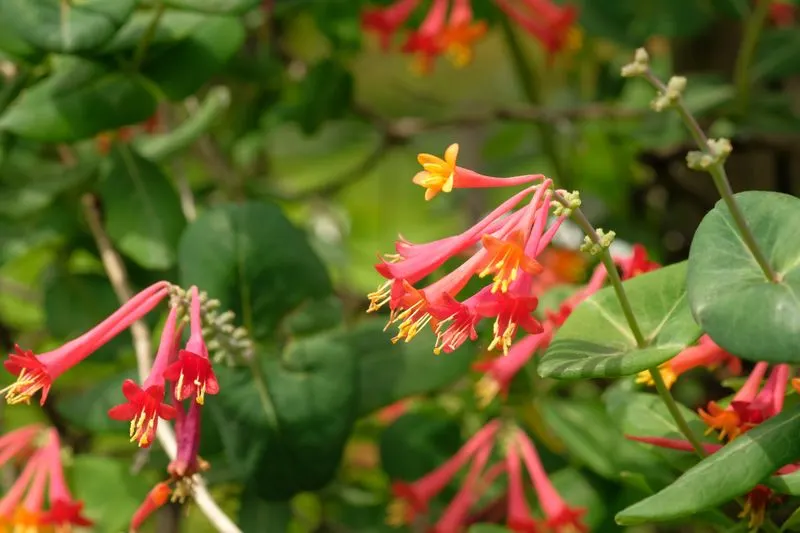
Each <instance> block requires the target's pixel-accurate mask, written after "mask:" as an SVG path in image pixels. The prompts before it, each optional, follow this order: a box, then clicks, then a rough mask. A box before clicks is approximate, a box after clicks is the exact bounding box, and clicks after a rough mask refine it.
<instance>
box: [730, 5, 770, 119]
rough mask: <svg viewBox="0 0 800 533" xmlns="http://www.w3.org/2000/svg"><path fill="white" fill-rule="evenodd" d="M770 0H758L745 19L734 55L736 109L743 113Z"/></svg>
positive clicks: (748, 95) (748, 99)
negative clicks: (736, 52) (754, 59)
mask: <svg viewBox="0 0 800 533" xmlns="http://www.w3.org/2000/svg"><path fill="white" fill-rule="evenodd" d="M771 3H772V0H758V1H757V2H756V7H755V10H753V13H752V14H751V15H750V17H749V18H748V19H747V24H745V27H744V36H743V37H742V45H741V46H740V47H739V54H738V55H737V56H736V66H735V69H734V73H733V79H734V84H735V86H736V111H737V112H739V113H744V112H745V111H746V109H747V105H748V103H749V102H750V66H751V65H752V64H753V56H754V55H755V52H756V47H757V46H758V39H759V37H761V30H762V29H763V28H764V23H765V22H766V20H767V16H768V15H769V6H770V4H771Z"/></svg>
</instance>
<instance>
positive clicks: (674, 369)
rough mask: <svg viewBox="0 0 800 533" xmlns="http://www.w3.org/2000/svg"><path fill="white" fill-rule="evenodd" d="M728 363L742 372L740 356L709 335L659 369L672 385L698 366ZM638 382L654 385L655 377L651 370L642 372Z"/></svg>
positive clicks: (668, 383) (669, 384) (667, 382)
mask: <svg viewBox="0 0 800 533" xmlns="http://www.w3.org/2000/svg"><path fill="white" fill-rule="evenodd" d="M722 364H724V365H727V366H728V368H729V369H730V370H731V371H732V372H733V373H734V374H739V373H740V372H741V368H742V367H741V361H740V360H739V358H738V357H734V356H733V355H731V354H729V353H728V352H726V351H725V350H723V349H722V348H720V347H719V346H717V344H716V343H715V342H714V341H713V340H711V337H709V336H708V335H703V336H702V337H700V342H699V344H698V345H697V346H690V347H689V348H686V349H685V350H683V351H682V352H681V353H679V354H678V355H676V356H675V357H673V358H672V359H670V360H669V361H667V362H666V363H664V364H662V365H661V366H660V367H659V369H660V370H661V377H662V378H663V379H664V383H665V384H666V385H667V387H668V388H669V387H672V385H673V384H674V383H675V381H676V380H677V379H678V376H680V375H681V374H683V373H685V372H688V371H689V370H692V369H693V368H697V367H701V366H704V367H707V368H711V369H713V368H716V367H718V366H719V365H722ZM636 382H637V383H645V384H647V385H651V386H652V385H654V384H655V383H654V382H653V377H652V376H651V375H650V371H649V370H645V371H643V372H640V373H639V375H638V376H637V378H636Z"/></svg>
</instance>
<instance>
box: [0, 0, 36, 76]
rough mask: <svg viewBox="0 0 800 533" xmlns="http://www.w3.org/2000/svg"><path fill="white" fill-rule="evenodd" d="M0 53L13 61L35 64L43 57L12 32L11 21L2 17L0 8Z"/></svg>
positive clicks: (16, 32) (17, 34) (12, 24)
mask: <svg viewBox="0 0 800 533" xmlns="http://www.w3.org/2000/svg"><path fill="white" fill-rule="evenodd" d="M0 5H2V4H0ZM0 51H2V52H4V53H6V54H8V55H9V56H11V57H12V58H13V59H17V60H22V61H27V62H29V63H37V62H38V61H39V60H40V59H41V56H42V55H43V54H42V53H41V52H40V51H39V50H37V49H35V48H34V47H32V46H31V45H30V44H29V43H28V42H27V41H25V40H24V39H23V38H22V37H20V36H19V32H18V31H15V30H14V23H13V21H11V20H9V19H7V18H6V17H4V16H3V15H2V8H0Z"/></svg>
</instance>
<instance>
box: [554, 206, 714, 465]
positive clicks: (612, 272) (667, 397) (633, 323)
mask: <svg viewBox="0 0 800 533" xmlns="http://www.w3.org/2000/svg"><path fill="white" fill-rule="evenodd" d="M553 197H554V199H555V200H556V201H557V202H558V203H560V204H561V205H563V206H564V207H569V203H568V202H567V201H566V199H564V197H563V196H561V195H560V194H559V193H557V192H556V193H554V195H553ZM572 217H573V220H574V221H575V223H576V224H578V226H580V228H581V229H582V230H583V232H584V233H585V234H586V236H587V237H589V239H591V241H592V242H593V243H594V244H597V245H600V246H602V243H601V242H600V238H599V237H598V236H597V231H595V229H594V227H592V224H591V222H589V219H588V218H586V215H585V214H584V213H583V211H581V210H580V209H574V210H573V211H572ZM602 249H603V252H602V256H601V259H602V261H603V265H604V266H605V267H606V272H607V273H608V279H609V281H610V282H611V286H612V287H613V288H614V293H615V294H616V295H617V300H619V305H620V307H621V308H622V314H623V315H625V320H626V321H627V322H628V327H629V328H631V333H632V334H633V338H634V339H635V340H636V345H637V346H638V347H639V348H644V347H645V346H647V345H648V341H647V339H645V337H644V335H643V334H642V329H641V327H639V322H638V321H637V320H636V315H635V314H634V312H633V308H632V307H631V302H630V300H629V299H628V294H627V293H626V292H625V287H624V286H623V285H622V279H621V278H620V277H619V272H618V271H617V266H616V265H615V264H614V259H613V258H612V257H611V252H609V251H608V248H607V247H604V246H602ZM649 371H650V375H651V376H652V377H653V381H654V382H655V384H656V390H657V391H658V395H659V396H660V397H661V401H663V402H664V405H666V406H667V410H668V411H669V414H670V415H672V418H673V419H674V420H675V424H677V426H678V429H679V430H680V432H681V433H683V435H684V436H685V437H686V440H688V441H689V443H691V445H692V448H694V450H695V451H696V452H697V454H698V455H699V456H700V457H705V456H706V452H705V450H704V449H703V446H702V444H700V440H699V439H698V438H697V436H696V435H695V434H694V432H693V431H692V428H690V427H689V424H688V423H687V422H686V419H685V418H684V417H683V414H682V413H681V412H680V409H679V408H678V404H677V403H676V402H675V398H673V397H672V394H670V392H669V389H668V388H667V385H666V383H664V379H663V378H662V377H661V371H660V370H659V369H658V367H655V368H651V369H650V370H649Z"/></svg>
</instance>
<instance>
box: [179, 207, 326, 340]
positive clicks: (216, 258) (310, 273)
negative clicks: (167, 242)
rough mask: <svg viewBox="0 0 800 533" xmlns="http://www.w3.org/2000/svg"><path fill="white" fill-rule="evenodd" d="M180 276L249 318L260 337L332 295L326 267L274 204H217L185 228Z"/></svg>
mask: <svg viewBox="0 0 800 533" xmlns="http://www.w3.org/2000/svg"><path fill="white" fill-rule="evenodd" d="M178 264H179V268H180V279H181V283H182V284H183V285H184V286H187V287H188V286H190V285H197V286H198V287H201V288H202V289H203V290H205V291H207V292H208V293H209V295H210V296H211V297H212V298H218V299H219V300H220V301H221V302H222V308H223V309H231V310H233V311H235V312H236V313H237V315H238V316H239V317H241V319H242V320H243V321H244V325H245V326H246V327H247V328H248V330H249V331H250V333H251V334H252V335H253V337H254V338H255V339H256V340H259V341H264V340H267V339H270V338H272V337H273V335H274V332H275V329H276V328H277V326H278V324H279V323H280V321H281V320H282V319H283V318H284V317H285V316H286V315H287V314H288V313H289V312H291V311H292V310H294V309H296V308H298V307H300V306H301V305H302V304H303V303H305V302H313V301H316V300H318V299H322V298H324V297H325V296H327V295H329V294H330V293H331V291H332V288H331V282H330V280H329V279H328V274H327V272H326V270H325V266H324V265H323V264H322V263H321V262H320V260H319V258H317V256H316V255H315V254H314V251H313V250H312V249H311V247H310V246H309V244H308V242H307V241H306V237H305V235H304V234H303V232H302V231H300V230H299V229H297V228H296V227H294V226H293V225H292V224H291V223H290V222H289V221H288V220H287V219H286V217H285V216H284V215H283V213H282V212H281V210H280V208H278V207H277V206H276V205H274V204H269V203H262V202H246V203H243V204H227V205H220V206H216V207H214V208H212V209H209V210H208V211H206V212H204V213H203V214H202V215H200V216H199V217H198V218H197V220H195V221H194V222H193V223H192V224H191V225H189V226H188V227H187V228H186V231H185V232H184V234H183V236H182V237H181V240H180V245H179V246H178Z"/></svg>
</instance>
